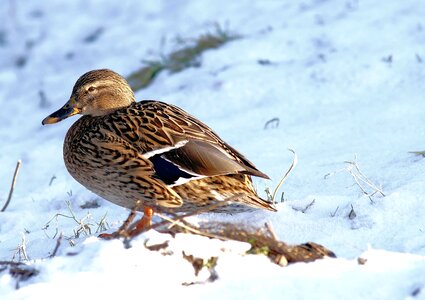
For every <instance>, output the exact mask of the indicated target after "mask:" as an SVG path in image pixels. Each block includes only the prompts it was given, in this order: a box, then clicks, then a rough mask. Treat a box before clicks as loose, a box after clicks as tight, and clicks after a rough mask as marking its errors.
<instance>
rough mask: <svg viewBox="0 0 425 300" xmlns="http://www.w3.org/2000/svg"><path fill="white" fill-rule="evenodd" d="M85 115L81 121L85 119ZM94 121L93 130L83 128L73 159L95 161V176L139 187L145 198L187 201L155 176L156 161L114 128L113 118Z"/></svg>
mask: <svg viewBox="0 0 425 300" xmlns="http://www.w3.org/2000/svg"><path fill="white" fill-rule="evenodd" d="M83 118H85V117H83ZM83 118H82V119H80V120H81V121H84V119H83ZM88 120H89V119H88ZM95 121H96V120H95ZM93 123H94V124H90V130H81V131H82V133H81V135H82V137H81V139H79V143H78V145H77V147H76V148H77V149H76V151H73V152H72V154H73V156H74V157H73V159H76V160H79V161H80V162H84V163H86V164H91V165H92V166H93V168H91V169H93V174H92V175H93V176H94V177H95V178H103V180H107V181H109V183H108V185H110V186H111V187H114V186H117V187H122V188H124V189H129V190H137V192H138V193H140V197H141V200H142V199H143V198H147V199H153V200H155V201H156V202H157V204H158V205H160V206H164V207H179V206H181V205H182V204H183V201H182V199H181V197H180V196H179V195H178V194H177V193H176V192H175V191H174V190H172V189H171V188H170V187H169V186H167V185H166V184H164V182H163V181H162V180H158V178H157V177H155V174H156V170H155V165H154V163H153V162H152V161H151V160H150V159H147V158H146V157H144V156H143V154H142V153H140V151H139V150H138V149H137V148H135V147H134V146H133V144H132V143H130V142H129V141H128V140H126V138H124V137H123V136H122V135H120V134H119V133H117V132H116V131H115V130H111V128H114V127H115V126H116V124H114V123H111V122H110V120H102V122H93ZM77 129H81V128H77ZM124 195H125V191H123V197H124Z"/></svg>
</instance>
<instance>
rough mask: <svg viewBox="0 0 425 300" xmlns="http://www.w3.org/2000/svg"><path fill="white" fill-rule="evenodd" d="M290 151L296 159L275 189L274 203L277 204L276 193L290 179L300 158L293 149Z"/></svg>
mask: <svg viewBox="0 0 425 300" xmlns="http://www.w3.org/2000/svg"><path fill="white" fill-rule="evenodd" d="M288 150H289V151H291V152H292V153H293V154H294V159H293V160H292V164H291V166H290V167H289V169H288V171H286V173H285V175H283V177H282V179H281V180H280V181H279V183H278V185H277V187H276V188H275V189H274V192H273V196H272V203H273V204H275V197H276V193H277V191H278V190H279V189H280V186H281V185H282V183H283V182H284V181H285V179H286V177H288V175H289V173H291V171H292V169H293V168H294V167H295V166H296V165H297V163H298V157H297V154H296V153H295V151H294V150H292V149H288Z"/></svg>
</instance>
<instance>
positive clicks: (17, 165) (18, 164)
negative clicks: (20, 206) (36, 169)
mask: <svg viewBox="0 0 425 300" xmlns="http://www.w3.org/2000/svg"><path fill="white" fill-rule="evenodd" d="M20 167H21V160H18V162H17V163H16V168H15V173H14V174H13V179H12V185H11V186H10V191H9V196H8V197H7V200H6V203H5V204H4V206H3V208H2V209H1V212H4V211H5V210H6V208H7V207H8V206H9V203H10V200H11V199H12V195H13V190H14V189H15V184H16V177H17V176H18V172H19V168H20Z"/></svg>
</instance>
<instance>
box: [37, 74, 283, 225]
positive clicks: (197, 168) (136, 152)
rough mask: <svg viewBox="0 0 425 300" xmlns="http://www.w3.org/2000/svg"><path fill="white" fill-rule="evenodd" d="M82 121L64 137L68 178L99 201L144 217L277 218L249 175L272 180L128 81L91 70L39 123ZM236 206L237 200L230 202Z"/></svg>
mask: <svg viewBox="0 0 425 300" xmlns="http://www.w3.org/2000/svg"><path fill="white" fill-rule="evenodd" d="M77 114H80V115H82V117H80V118H79V119H77V121H76V122H75V123H73V125H72V126H71V127H70V128H69V130H68V132H67V133H66V136H65V139H64V144H63V158H64V162H65V166H66V169H67V170H68V172H69V174H70V175H71V176H72V177H73V178H74V179H75V180H76V181H77V182H79V183H80V184H81V185H83V186H84V187H86V188H87V189H88V190H90V191H92V192H93V193H95V194H96V195H98V196H100V197H102V198H104V199H106V200H108V201H110V202H112V203H114V204H117V205H119V206H122V207H125V208H128V209H131V210H138V211H143V212H144V217H143V218H144V222H143V224H144V226H146V224H151V219H152V214H153V213H154V212H155V211H158V212H163V211H171V212H175V213H181V212H183V213H185V212H186V213H187V212H196V211H197V210H199V209H201V208H203V207H206V206H209V205H212V204H215V203H224V205H217V206H216V207H215V208H214V209H212V210H211V211H212V212H216V213H230V214H233V213H238V212H243V211H247V210H252V209H265V210H268V211H273V212H275V211H277V210H276V207H275V205H274V204H273V203H272V201H270V200H266V199H262V198H261V197H260V196H258V194H257V193H256V190H255V188H254V185H253V182H252V176H256V177H260V178H264V179H269V177H268V176H267V175H266V174H265V173H263V172H261V171H259V170H258V169H257V168H256V167H255V166H254V164H253V163H251V162H250V161H249V160H248V159H247V158H246V157H245V156H243V155H242V154H241V153H239V152H238V151H237V150H236V149H235V148H233V147H232V146H230V145H229V144H228V143H226V142H225V141H223V139H221V138H220V137H219V136H218V135H217V134H216V133H215V132H214V131H213V130H212V129H211V128H210V127H208V126H207V125H205V124H204V123H203V122H201V121H200V120H198V119H197V118H195V117H194V116H192V115H190V114H189V113H187V112H186V111H184V110H183V109H181V108H179V107H177V106H174V105H171V104H167V103H165V102H162V101H156V100H143V101H139V102H136V100H135V95H134V92H133V90H132V89H131V87H130V86H129V84H128V82H127V81H126V79H125V78H124V77H123V76H121V75H119V74H118V73H116V72H114V71H112V70H109V69H98V70H92V71H89V72H87V73H85V74H83V75H82V76H81V77H80V78H79V79H78V80H77V81H76V83H75V85H74V87H73V89H72V93H71V97H70V99H69V100H68V101H67V102H66V103H65V105H63V106H62V107H61V108H60V109H59V110H57V111H55V112H53V113H52V114H50V115H49V116H47V117H46V118H44V119H43V121H42V124H43V125H47V124H54V123H58V122H60V121H62V120H64V119H66V118H68V117H71V116H73V115H77ZM227 199H231V200H232V201H228V202H226V201H227Z"/></svg>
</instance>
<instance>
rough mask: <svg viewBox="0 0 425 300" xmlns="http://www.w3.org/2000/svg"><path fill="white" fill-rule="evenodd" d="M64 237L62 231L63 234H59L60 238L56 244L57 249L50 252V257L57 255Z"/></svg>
mask: <svg viewBox="0 0 425 300" xmlns="http://www.w3.org/2000/svg"><path fill="white" fill-rule="evenodd" d="M62 238H63V234H62V233H61V234H60V235H59V237H58V239H57V240H56V246H55V249H53V252H52V254H50V256H49V258H52V257H55V256H56V253H57V252H58V250H59V247H60V245H61V242H62Z"/></svg>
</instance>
